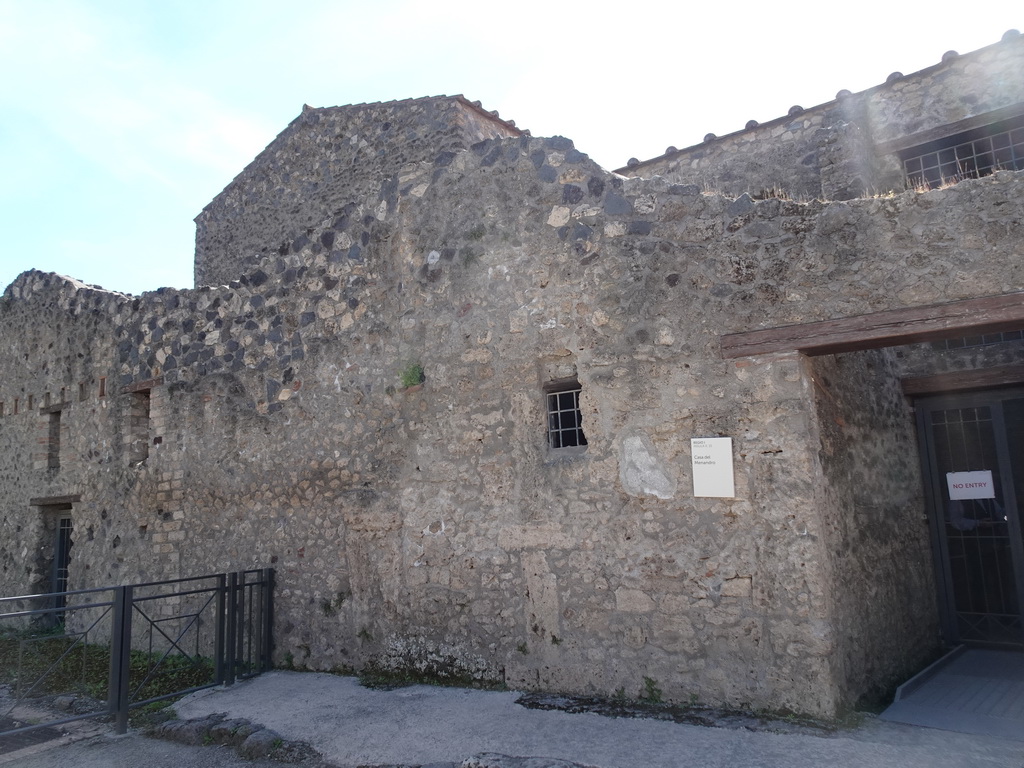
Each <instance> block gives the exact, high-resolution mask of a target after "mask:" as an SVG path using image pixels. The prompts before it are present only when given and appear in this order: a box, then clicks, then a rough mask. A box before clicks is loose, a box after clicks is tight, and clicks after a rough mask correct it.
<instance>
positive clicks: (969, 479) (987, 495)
mask: <svg viewBox="0 0 1024 768" xmlns="http://www.w3.org/2000/svg"><path fill="white" fill-rule="evenodd" d="M946 485H947V486H949V500H950V501H957V500H958V499H994V498H995V497H996V487H995V485H993V483H992V470H991V469H982V470H978V471H977V472H947V473H946Z"/></svg>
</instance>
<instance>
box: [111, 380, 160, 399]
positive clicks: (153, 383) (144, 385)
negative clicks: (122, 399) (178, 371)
mask: <svg viewBox="0 0 1024 768" xmlns="http://www.w3.org/2000/svg"><path fill="white" fill-rule="evenodd" d="M163 383H164V377H163V376H157V377H156V378H155V379H146V380H145V381H135V382H132V383H131V384H128V385H126V386H124V387H121V394H122V395H129V394H131V393H133V392H145V391H146V390H149V389H153V387H160V386H163Z"/></svg>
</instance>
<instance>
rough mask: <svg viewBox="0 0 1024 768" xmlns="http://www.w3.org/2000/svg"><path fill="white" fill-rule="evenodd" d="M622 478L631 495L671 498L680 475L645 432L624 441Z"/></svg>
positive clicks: (620, 462)
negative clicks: (674, 471)
mask: <svg viewBox="0 0 1024 768" xmlns="http://www.w3.org/2000/svg"><path fill="white" fill-rule="evenodd" d="M619 480H620V481H621V482H622V487H623V488H624V489H625V491H626V493H628V494H629V495H630V496H657V497H658V498H659V499H671V498H673V497H674V496H675V495H676V486H677V480H676V478H675V477H674V476H673V474H672V472H671V470H670V468H669V467H668V466H667V465H666V464H665V462H664V461H663V460H662V459H661V457H660V456H658V455H657V452H656V451H655V449H654V446H653V445H652V444H651V441H650V439H649V438H647V437H646V436H645V435H633V436H631V437H627V438H625V439H624V440H623V441H622V448H621V456H620V459H619Z"/></svg>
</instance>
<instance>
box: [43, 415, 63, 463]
mask: <svg viewBox="0 0 1024 768" xmlns="http://www.w3.org/2000/svg"><path fill="white" fill-rule="evenodd" d="M48 418H49V424H48V429H47V437H46V468H47V469H60V411H59V410H57V411H50V413H49V414H48Z"/></svg>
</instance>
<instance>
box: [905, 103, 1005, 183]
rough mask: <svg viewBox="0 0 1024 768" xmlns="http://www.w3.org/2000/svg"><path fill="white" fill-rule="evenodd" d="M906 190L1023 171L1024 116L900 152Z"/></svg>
mask: <svg viewBox="0 0 1024 768" xmlns="http://www.w3.org/2000/svg"><path fill="white" fill-rule="evenodd" d="M900 160H902V162H903V172H904V175H905V176H906V179H907V187H909V188H914V187H920V188H924V189H932V188H934V187H940V186H943V185H945V184H955V183H956V182H958V181H962V180H963V179H977V178H981V177H982V176H988V175H989V174H991V173H994V172H995V171H1019V170H1021V169H1024V116H1021V117H1016V118H1013V119H1010V120H1002V121H1000V122H997V123H992V124H991V125H985V126H982V127H980V128H974V129H972V130H970V131H964V132H963V133H957V134H955V135H953V136H947V137H946V138H943V139H938V140H936V141H931V142H928V143H927V144H921V145H919V146H916V147H912V148H911V149H906V150H903V151H902V152H900Z"/></svg>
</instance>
